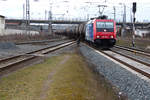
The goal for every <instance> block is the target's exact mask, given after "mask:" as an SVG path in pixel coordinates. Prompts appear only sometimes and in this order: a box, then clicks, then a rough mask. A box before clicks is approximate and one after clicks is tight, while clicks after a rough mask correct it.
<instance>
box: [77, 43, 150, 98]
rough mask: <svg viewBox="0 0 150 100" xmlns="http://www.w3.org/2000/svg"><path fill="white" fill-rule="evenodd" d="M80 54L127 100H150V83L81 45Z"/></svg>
mask: <svg viewBox="0 0 150 100" xmlns="http://www.w3.org/2000/svg"><path fill="white" fill-rule="evenodd" d="M80 51H81V54H82V55H83V56H84V57H85V58H86V59H87V60H88V61H90V62H91V63H92V64H94V65H95V66H96V70H97V71H98V72H99V73H100V74H101V75H103V76H104V77H105V78H106V79H107V80H108V81H109V82H110V83H111V84H112V85H113V86H115V87H117V88H118V89H119V90H120V93H122V94H125V95H127V96H128V98H129V100H150V83H149V82H148V81H146V80H144V79H141V78H140V77H138V76H137V75H135V74H133V73H131V72H130V71H128V70H126V69H125V68H122V67H121V66H120V65H119V64H116V63H114V62H113V61H111V60H109V59H108V58H106V57H104V56H102V55H100V54H99V53H97V52H95V51H94V50H93V49H91V48H89V47H87V46H85V45H83V44H81V46H80Z"/></svg>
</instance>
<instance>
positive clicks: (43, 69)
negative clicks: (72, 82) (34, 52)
mask: <svg viewBox="0 0 150 100" xmlns="http://www.w3.org/2000/svg"><path fill="white" fill-rule="evenodd" d="M62 59H63V56H60V57H53V59H48V60H46V61H45V62H44V63H42V64H37V65H34V66H31V67H28V68H24V69H22V70H20V71H17V72H14V73H13V74H11V75H9V76H7V77H5V78H2V79H1V81H0V100H38V96H39V94H40V92H41V88H42V85H43V82H44V81H45V80H47V76H48V74H49V73H50V72H51V71H52V70H54V68H53V66H54V67H55V66H56V65H57V63H58V61H59V60H62Z"/></svg>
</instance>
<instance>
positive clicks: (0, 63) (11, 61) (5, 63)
mask: <svg viewBox="0 0 150 100" xmlns="http://www.w3.org/2000/svg"><path fill="white" fill-rule="evenodd" d="M71 44H74V41H67V42H63V43H60V44H57V45H54V46H49V47H46V48H42V49H39V50H36V51H32V52H28V53H25V54H21V55H17V56H13V57H9V58H5V59H2V60H0V72H1V71H3V70H5V69H7V68H10V67H12V66H15V65H17V64H20V63H23V62H26V61H29V60H31V59H34V58H36V57H39V56H44V55H45V54H48V53H50V52H53V51H56V50H58V49H61V48H63V47H66V46H69V45H71Z"/></svg>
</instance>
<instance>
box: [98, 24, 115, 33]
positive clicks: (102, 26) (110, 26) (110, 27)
mask: <svg viewBox="0 0 150 100" xmlns="http://www.w3.org/2000/svg"><path fill="white" fill-rule="evenodd" d="M96 30H97V32H105V30H106V31H107V32H113V31H114V23H113V22H96Z"/></svg>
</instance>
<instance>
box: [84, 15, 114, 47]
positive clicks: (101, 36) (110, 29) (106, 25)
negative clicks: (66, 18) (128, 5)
mask: <svg viewBox="0 0 150 100" xmlns="http://www.w3.org/2000/svg"><path fill="white" fill-rule="evenodd" d="M85 40H87V41H88V42H91V43H93V44H95V45H96V46H99V47H107V48H109V47H113V46H114V45H115V43H116V23H115V21H114V20H110V19H107V17H105V16H103V17H98V18H94V19H92V20H90V21H89V22H87V24H86V28H85Z"/></svg>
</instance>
